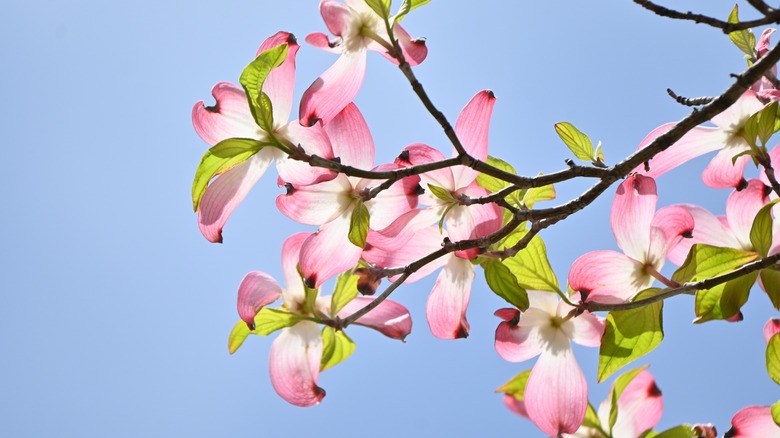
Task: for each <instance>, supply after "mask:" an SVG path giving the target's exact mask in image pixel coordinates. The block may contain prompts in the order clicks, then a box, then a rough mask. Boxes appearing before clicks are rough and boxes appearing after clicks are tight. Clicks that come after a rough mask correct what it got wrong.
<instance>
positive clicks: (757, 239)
mask: <svg viewBox="0 0 780 438" xmlns="http://www.w3.org/2000/svg"><path fill="white" fill-rule="evenodd" d="M777 202H778V200H774V201H772V202H770V203H769V204H766V205H765V206H763V207H761V210H758V213H757V214H756V218H755V219H753V226H752V227H751V228H750V243H751V244H752V245H753V249H754V250H755V251H756V252H758V253H759V254H760V255H761V256H762V257H766V256H767V254H769V249H770V248H771V247H772V207H774V206H775V204H777Z"/></svg>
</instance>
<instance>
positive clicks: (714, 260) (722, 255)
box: [672, 243, 758, 284]
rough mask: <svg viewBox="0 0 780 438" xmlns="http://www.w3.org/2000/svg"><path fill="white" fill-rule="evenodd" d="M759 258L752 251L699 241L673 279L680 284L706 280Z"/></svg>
mask: <svg viewBox="0 0 780 438" xmlns="http://www.w3.org/2000/svg"><path fill="white" fill-rule="evenodd" d="M757 258H758V254H756V253H755V252H752V251H741V250H738V249H734V248H720V247H717V246H712V245H706V244H702V243H699V244H696V245H693V247H692V248H691V251H690V252H689V253H688V257H687V258H686V259H685V262H684V263H683V265H682V266H680V268H679V269H678V270H677V271H676V272H675V273H674V274H673V275H672V280H674V281H676V282H678V283H680V284H682V283H687V282H689V281H699V280H704V279H707V278H710V277H715V276H716V275H720V274H725V273H727V272H731V271H733V270H735V269H737V268H739V267H740V266H742V265H744V264H745V263H750V262H752V261H753V260H756V259H757Z"/></svg>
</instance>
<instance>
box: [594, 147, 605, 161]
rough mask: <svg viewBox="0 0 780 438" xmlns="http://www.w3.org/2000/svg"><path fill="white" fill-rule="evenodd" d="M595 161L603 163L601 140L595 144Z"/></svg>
mask: <svg viewBox="0 0 780 438" xmlns="http://www.w3.org/2000/svg"><path fill="white" fill-rule="evenodd" d="M593 158H595V159H596V160H595V161H596V162H597V163H600V164H604V151H602V150H601V142H599V143H598V144H597V145H596V155H594V156H593Z"/></svg>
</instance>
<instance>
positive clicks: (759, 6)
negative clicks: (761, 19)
mask: <svg viewBox="0 0 780 438" xmlns="http://www.w3.org/2000/svg"><path fill="white" fill-rule="evenodd" d="M747 2H748V3H750V5H751V6H753V7H754V8H755V9H756V10H757V11H758V12H761V13H762V14H764V15H770V14H772V12H774V9H772V8H771V7H770V6H769V5H768V4H766V3H764V2H763V0H747Z"/></svg>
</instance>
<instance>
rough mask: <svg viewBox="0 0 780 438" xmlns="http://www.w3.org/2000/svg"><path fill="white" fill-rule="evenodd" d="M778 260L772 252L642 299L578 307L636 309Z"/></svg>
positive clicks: (705, 286) (592, 303)
mask: <svg viewBox="0 0 780 438" xmlns="http://www.w3.org/2000/svg"><path fill="white" fill-rule="evenodd" d="M779 260H780V254H774V255H771V256H769V257H764V258H763V259H759V260H756V261H753V262H750V263H747V264H744V265H742V267H740V268H739V269H735V270H733V271H731V272H728V273H726V274H721V275H718V276H715V277H711V278H708V279H706V280H702V281H696V282H693V283H685V284H683V285H682V286H680V287H676V288H672V289H668V290H665V291H663V292H661V293H660V294H658V295H655V296H652V297H649V298H645V299H642V300H637V301H631V302H628V303H621V304H601V303H594V302H584V303H580V304H579V306H578V307H579V308H580V309H583V310H588V311H591V312H599V311H609V312H611V311H614V310H631V309H638V308H640V307H643V306H646V305H648V304H653V303H657V302H658V301H662V300H665V299H667V298H671V297H673V296H677V295H683V294H687V295H693V294H694V293H696V291H697V290H704V289H712V288H713V287H715V286H717V285H719V284H722V283H726V282H728V281H731V280H735V279H737V278H739V277H742V276H743V275H747V274H750V273H751V272H755V271H758V270H761V269H765V268H768V267H770V266H772V265H774V264H776V263H777V262H778V261H779Z"/></svg>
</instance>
